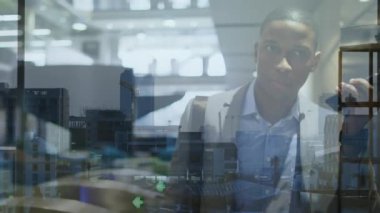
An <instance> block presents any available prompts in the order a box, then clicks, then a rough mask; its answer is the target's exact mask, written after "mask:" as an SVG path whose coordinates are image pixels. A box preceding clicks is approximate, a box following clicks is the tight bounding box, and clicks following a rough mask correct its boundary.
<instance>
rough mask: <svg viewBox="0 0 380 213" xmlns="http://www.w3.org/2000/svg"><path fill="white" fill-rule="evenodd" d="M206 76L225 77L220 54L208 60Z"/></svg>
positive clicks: (224, 67) (224, 66) (224, 68)
mask: <svg viewBox="0 0 380 213" xmlns="http://www.w3.org/2000/svg"><path fill="white" fill-rule="evenodd" d="M207 75H209V76H224V75H226V65H225V63H224V58H223V55H222V53H217V54H214V55H212V56H211V57H210V58H209V62H208V68H207Z"/></svg>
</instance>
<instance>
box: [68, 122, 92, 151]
mask: <svg viewBox="0 0 380 213" xmlns="http://www.w3.org/2000/svg"><path fill="white" fill-rule="evenodd" d="M69 128H70V133H71V140H70V141H71V149H73V150H84V149H86V148H87V146H88V144H87V140H86V131H87V124H86V117H78V116H70V121H69Z"/></svg>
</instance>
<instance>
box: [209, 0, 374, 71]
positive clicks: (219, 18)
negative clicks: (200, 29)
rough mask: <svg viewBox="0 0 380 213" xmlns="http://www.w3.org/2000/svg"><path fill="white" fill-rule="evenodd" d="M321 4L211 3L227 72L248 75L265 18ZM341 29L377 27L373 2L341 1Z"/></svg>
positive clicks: (303, 0)
mask: <svg viewBox="0 0 380 213" xmlns="http://www.w3.org/2000/svg"><path fill="white" fill-rule="evenodd" d="M321 2H323V0H282V1H278V0H255V1H252V0H234V1H230V0H210V11H211V15H212V17H213V21H214V24H215V28H216V32H217V35H218V39H219V44H220V47H221V50H222V53H223V55H224V57H225V62H226V66H227V71H228V72H230V73H231V72H232V73H251V72H252V71H253V70H254V67H255V65H254V60H253V50H254V43H255V41H256V40H257V39H258V31H259V26H260V23H261V22H262V20H263V18H264V17H265V15H266V14H267V13H268V12H270V11H271V10H273V9H274V8H279V7H283V6H289V5H295V6H298V7H303V8H306V9H308V10H310V11H313V12H314V11H316V10H317V9H318V7H319V5H320V4H321ZM339 12H340V24H341V26H342V27H345V26H353V25H364V24H375V23H376V1H374V0H369V1H368V2H362V1H361V0H344V1H340V11H339Z"/></svg>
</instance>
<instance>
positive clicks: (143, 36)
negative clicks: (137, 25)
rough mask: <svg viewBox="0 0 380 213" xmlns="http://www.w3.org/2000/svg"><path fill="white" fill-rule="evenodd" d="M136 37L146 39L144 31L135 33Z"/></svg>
mask: <svg viewBox="0 0 380 213" xmlns="http://www.w3.org/2000/svg"><path fill="white" fill-rule="evenodd" d="M136 38H137V39H138V40H141V41H142V40H145V39H146V34H145V33H138V34H137V35H136Z"/></svg>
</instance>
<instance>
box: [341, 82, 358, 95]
mask: <svg viewBox="0 0 380 213" xmlns="http://www.w3.org/2000/svg"><path fill="white" fill-rule="evenodd" d="M340 85H341V87H340V91H341V92H342V95H343V97H347V96H348V95H350V94H351V95H352V96H353V97H355V98H358V97H359V92H358V90H357V89H356V87H355V86H353V85H351V84H347V83H344V82H342V83H341V84H340Z"/></svg>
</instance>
